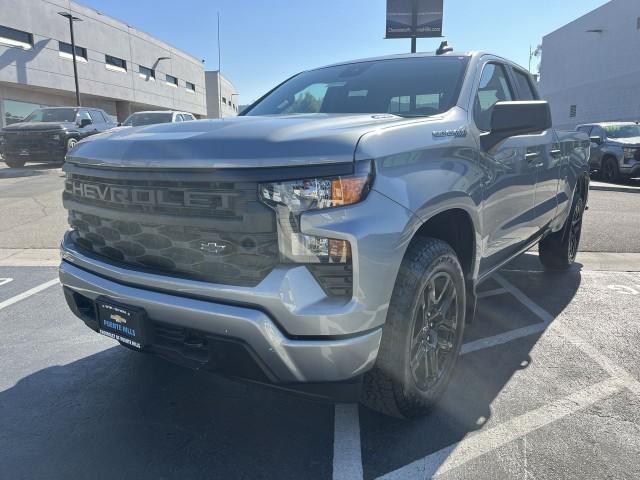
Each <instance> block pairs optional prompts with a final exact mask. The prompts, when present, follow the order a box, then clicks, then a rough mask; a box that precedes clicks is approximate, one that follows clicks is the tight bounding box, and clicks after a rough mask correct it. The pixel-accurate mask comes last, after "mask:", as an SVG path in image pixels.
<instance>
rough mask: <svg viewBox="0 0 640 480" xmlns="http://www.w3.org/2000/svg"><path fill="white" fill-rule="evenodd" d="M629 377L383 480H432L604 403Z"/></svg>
mask: <svg viewBox="0 0 640 480" xmlns="http://www.w3.org/2000/svg"><path fill="white" fill-rule="evenodd" d="M628 383H629V379H628V378H626V377H625V378H608V379H607V380H604V381H603V382H600V383H597V384H595V385H592V386H590V387H588V388H586V389H584V390H581V391H579V392H576V393H573V394H571V395H568V396H567V397H565V398H562V399H560V400H556V401H555V402H552V403H549V404H547V405H545V406H544V407H540V408H538V409H536V410H532V411H530V412H527V413H525V414H522V415H520V416H518V417H515V418H512V419H511V420H507V421H506V422H504V423H501V424H499V425H497V426H495V427H493V428H489V429H487V430H482V431H480V432H478V433H474V434H471V435H469V436H468V437H467V438H465V439H464V440H462V441H460V442H458V443H454V444H453V445H449V446H448V447H445V448H443V449H442V450H438V451H437V452H434V453H432V454H431V455H427V456H426V457H424V458H422V459H420V460H417V461H415V462H413V463H410V464H408V465H406V466H404V467H401V468H399V469H398V470H395V471H393V472H390V473H388V474H386V475H383V476H382V477H380V478H382V479H385V480H391V479H393V480H397V479H414V478H431V477H432V476H434V475H436V474H441V473H445V472H448V471H450V470H452V469H454V468H457V467H460V466H462V465H464V464H465V463H467V462H468V461H470V460H473V459H474V458H478V457H479V456H481V455H484V454H486V453H489V452H491V451H493V450H495V449H497V448H499V447H501V446H503V445H506V444H508V443H510V442H512V441H514V440H517V439H519V438H522V437H524V436H525V435H527V434H528V433H530V432H532V431H534V430H537V429H539V428H542V427H544V426H546V425H549V424H551V423H553V422H556V421H558V420H560V419H562V418H564V417H566V416H568V415H571V414H573V413H575V412H578V411H580V410H584V409H585V408H587V407H589V406H591V405H593V404H594V403H596V402H599V401H601V400H604V399H605V398H608V397H610V396H612V395H614V394H616V393H618V392H620V391H621V390H623V389H624V388H625V387H627V386H628Z"/></svg>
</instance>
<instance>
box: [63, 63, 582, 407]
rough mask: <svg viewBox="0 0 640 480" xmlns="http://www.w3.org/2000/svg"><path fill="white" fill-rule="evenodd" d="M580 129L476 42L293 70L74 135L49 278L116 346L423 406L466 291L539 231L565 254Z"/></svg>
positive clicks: (466, 313)
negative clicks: (174, 120)
mask: <svg viewBox="0 0 640 480" xmlns="http://www.w3.org/2000/svg"><path fill="white" fill-rule="evenodd" d="M589 146H590V143H589V139H588V137H587V136H586V135H585V134H584V133H579V132H575V131H574V132H560V131H556V130H554V129H552V128H551V117H550V113H549V107H548V104H547V103H546V102H544V101H542V100H540V98H539V95H538V92H537V90H536V87H535V85H534V83H533V82H532V80H531V78H530V76H529V75H528V74H527V72H526V71H525V70H523V69H522V68H520V67H519V66H517V65H515V64H513V63H511V62H509V61H507V60H505V59H503V58H500V57H497V56H494V55H489V54H485V53H476V52H472V53H456V52H450V53H444V54H440V55H438V54H414V55H400V56H392V57H384V58H374V59H367V60H359V61H352V62H345V63H340V64H336V65H331V66H328V67H324V68H318V69H316V70H310V71H306V72H303V73H300V74H298V75H296V76H294V77H292V78H290V79H289V80H287V81H285V82H284V83H282V84H281V85H279V86H277V87H276V88H274V89H273V90H271V91H270V92H269V93H267V94H266V95H265V96H264V97H262V98H260V99H259V100H258V101H256V102H255V103H254V104H253V105H251V106H250V107H249V108H248V109H247V110H246V111H245V112H244V113H243V115H242V116H239V117H237V118H225V119H223V120H211V121H196V122H186V123H178V124H170V125H169V124H167V125H157V126H151V127H141V128H134V129H126V130H119V131H114V132H112V133H107V134H102V135H97V136H95V137H93V138H92V139H91V140H88V141H83V142H81V143H79V144H78V145H77V147H76V148H75V149H74V150H73V151H72V152H71V154H70V155H68V157H67V162H66V165H65V167H64V170H65V172H66V188H65V192H64V205H65V207H66V208H67V209H68V212H69V223H70V226H71V229H70V231H69V232H68V233H67V234H66V236H65V238H64V240H63V242H62V264H61V266H60V279H61V282H62V284H63V286H64V292H65V296H66V299H67V302H68V304H69V307H70V308H71V310H72V311H73V312H74V313H75V314H76V315H77V316H78V317H80V318H81V319H82V320H83V321H84V323H85V324H86V325H87V326H88V327H89V328H91V329H93V330H95V331H96V332H100V333H102V334H104V335H107V336H109V337H111V338H113V339H114V340H116V341H118V342H120V343H121V344H122V345H124V346H126V347H128V348H131V349H135V350H140V351H144V352H150V353H153V354H156V355H159V356H162V357H165V358H167V359H170V360H172V361H175V362H179V363H181V364H183V365H186V366H189V367H193V368H198V369H204V370H208V371H212V372H217V373H221V374H225V375H228V376H231V377H235V378H242V379H247V380H250V381H254V382H260V383H264V384H269V385H272V386H276V387H278V388H282V389H288V390H292V391H297V392H303V393H304V394H307V395H310V396H315V397H327V396H328V397H330V398H334V399H340V400H344V399H347V398H348V399H352V398H354V397H355V396H357V398H360V399H361V400H362V401H363V402H364V403H365V404H367V405H370V406H371V407H373V408H375V409H377V410H379V411H382V412H385V413H387V414H390V415H396V416H400V417H413V416H418V415H422V414H424V413H425V412H427V411H428V409H429V408H430V407H431V406H432V405H433V403H434V402H435V401H436V400H437V398H438V396H439V395H440V394H441V393H442V392H443V390H444V389H445V388H446V386H447V383H448V381H449V379H450V377H451V372H452V370H453V368H454V365H455V363H456V358H457V357H458V353H459V351H460V347H461V342H462V338H463V331H464V326H465V322H469V321H471V319H472V318H473V314H474V308H475V303H476V288H477V286H478V285H479V284H480V283H481V282H482V281H483V280H485V279H487V278H488V277H489V276H490V275H491V273H492V272H494V271H495V270H496V269H498V268H499V267H500V266H502V265H504V264H505V263H506V262H508V261H509V260H511V259H513V258H514V257H516V256H517V255H519V254H520V253H522V252H524V251H525V250H527V249H529V248H531V247H532V246H534V245H535V244H539V252H540V260H541V261H542V263H543V265H544V266H545V267H547V268H549V269H553V270H566V269H568V268H569V267H570V266H571V264H572V263H573V261H574V259H575V256H576V252H577V249H578V243H579V241H580V232H581V225H582V215H583V212H584V210H585V205H586V202H587V196H588V190H589V171H588V165H587V160H588V157H589Z"/></svg>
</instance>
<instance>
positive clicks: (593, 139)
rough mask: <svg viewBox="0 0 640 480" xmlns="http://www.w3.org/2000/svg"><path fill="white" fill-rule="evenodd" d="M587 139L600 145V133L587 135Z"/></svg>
mask: <svg viewBox="0 0 640 480" xmlns="http://www.w3.org/2000/svg"><path fill="white" fill-rule="evenodd" d="M589 140H591V141H592V142H593V143H595V144H596V145H602V143H603V142H602V137H601V136H600V135H594V136H593V137H589Z"/></svg>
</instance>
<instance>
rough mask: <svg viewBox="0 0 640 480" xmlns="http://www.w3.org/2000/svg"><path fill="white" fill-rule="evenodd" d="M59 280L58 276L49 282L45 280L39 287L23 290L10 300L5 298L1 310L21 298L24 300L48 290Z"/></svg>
mask: <svg viewBox="0 0 640 480" xmlns="http://www.w3.org/2000/svg"><path fill="white" fill-rule="evenodd" d="M58 282H59V280H58V279H57V278H54V279H53V280H49V281H48V282H44V283H42V284H40V285H38V286H37V287H33V288H31V289H29V290H27V291H26V292H22V293H20V294H19V295H16V296H15V297H11V298H10V299H8V300H5V301H4V302H0V310H2V309H3V308H7V307H8V306H10V305H13V304H14V303H17V302H19V301H20V300H24V299H25V298H28V297H30V296H31V295H35V294H36V293H39V292H41V291H43V290H46V289H47V288H49V287H51V286H52V285H55V284H57V283H58Z"/></svg>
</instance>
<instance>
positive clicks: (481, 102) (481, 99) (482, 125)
mask: <svg viewBox="0 0 640 480" xmlns="http://www.w3.org/2000/svg"><path fill="white" fill-rule="evenodd" d="M512 100H513V90H512V89H511V85H510V84H509V79H508V78H507V71H506V70H505V68H504V65H500V64H498V63H487V64H486V65H485V66H484V69H483V70H482V77H481V78H480V85H479V86H478V93H477V95H476V99H475V105H474V107H473V119H474V120H475V122H476V125H477V126H478V128H479V129H480V130H483V131H485V132H488V131H489V130H491V114H492V113H493V107H494V106H495V104H496V103H498V102H505V101H512Z"/></svg>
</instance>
